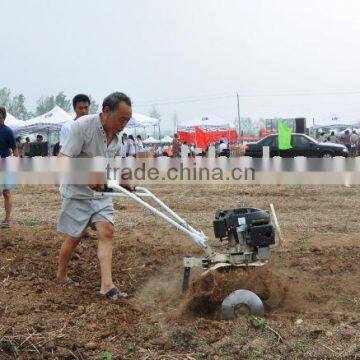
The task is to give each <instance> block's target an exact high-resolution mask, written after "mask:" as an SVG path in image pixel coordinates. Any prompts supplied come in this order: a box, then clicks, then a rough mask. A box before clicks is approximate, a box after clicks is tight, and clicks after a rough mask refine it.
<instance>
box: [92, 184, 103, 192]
mask: <svg viewBox="0 0 360 360" xmlns="http://www.w3.org/2000/svg"><path fill="white" fill-rule="evenodd" d="M89 188H90V189H91V190H94V191H99V192H102V191H105V185H104V184H90V185H89Z"/></svg>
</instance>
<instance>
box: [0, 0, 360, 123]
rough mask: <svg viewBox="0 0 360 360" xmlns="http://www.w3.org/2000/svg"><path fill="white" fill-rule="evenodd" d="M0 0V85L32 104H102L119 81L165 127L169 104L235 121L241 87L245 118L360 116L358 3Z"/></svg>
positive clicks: (183, 114)
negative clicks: (89, 100) (90, 100)
mask: <svg viewBox="0 0 360 360" xmlns="http://www.w3.org/2000/svg"><path fill="white" fill-rule="evenodd" d="M0 4H1V7H0V14H1V17H0V18H1V23H0V24H1V32H0V40H1V42H0V43H1V49H2V51H1V56H0V86H1V87H2V86H6V87H9V88H10V89H11V90H12V91H13V92H14V93H24V94H25V96H26V98H27V104H28V106H29V107H30V108H33V107H35V102H36V99H37V98H39V97H40V96H42V95H48V94H52V93H57V92H58V91H60V90H63V91H64V92H65V93H66V94H67V95H68V96H73V95H75V94H76V93H79V92H84V93H90V94H91V95H92V96H93V97H95V98H96V99H97V100H98V102H101V100H102V98H103V97H104V96H105V95H107V94H108V93H110V92H111V91H113V90H120V91H124V92H126V93H128V94H129V95H130V96H131V97H132V99H133V101H134V110H135V111H136V112H143V113H148V112H149V109H150V108H151V104H158V110H159V112H160V113H161V114H162V117H163V118H164V119H165V122H166V123H167V124H170V123H171V119H172V117H173V114H174V112H177V113H178V114H179V118H180V119H184V118H189V117H191V116H195V115H197V114H201V113H204V112H209V113H215V114H217V115H218V116H221V117H226V118H229V119H231V120H233V119H234V118H235V116H236V114H237V109H236V97H235V93H236V92H239V93H240V106H241V116H251V117H253V118H257V117H273V116H307V117H310V118H312V117H315V118H316V119H318V118H323V119H326V118H331V116H332V115H334V114H335V115H337V116H339V117H340V119H342V120H344V121H352V120H354V121H355V120H360V21H359V14H360V1H359V0H301V1H300V0H298V1H297V0H131V1H128V0H126V1H125V0H102V1H99V0H76V1H75V0H51V1H50V0H0ZM292 94H297V95H296V96H293V95H292ZM300 94H301V95H300ZM260 95H261V96H260ZM274 95H276V96H274ZM199 100H201V101H199Z"/></svg>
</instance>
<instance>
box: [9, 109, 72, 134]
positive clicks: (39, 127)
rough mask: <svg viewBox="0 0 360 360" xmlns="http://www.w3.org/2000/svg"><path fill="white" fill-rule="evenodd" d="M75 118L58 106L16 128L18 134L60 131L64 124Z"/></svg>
mask: <svg viewBox="0 0 360 360" xmlns="http://www.w3.org/2000/svg"><path fill="white" fill-rule="evenodd" d="M73 118H74V116H73V115H70V114H69V113H67V112H66V111H65V110H63V109H62V108H61V107H60V106H58V105H56V106H55V107H54V108H53V109H51V110H50V111H48V112H47V113H45V114H42V115H40V116H37V117H35V118H32V119H30V120H27V121H24V122H23V125H22V126H20V127H18V128H16V132H17V133H32V132H47V133H50V132H52V131H59V130H60V129H61V126H62V124H63V123H65V122H66V121H68V120H71V119H73Z"/></svg>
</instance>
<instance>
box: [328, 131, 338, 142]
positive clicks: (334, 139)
mask: <svg viewBox="0 0 360 360" xmlns="http://www.w3.org/2000/svg"><path fill="white" fill-rule="evenodd" d="M329 141H330V142H331V143H333V144H336V143H337V137H336V135H335V131H332V132H331V134H330V136H329Z"/></svg>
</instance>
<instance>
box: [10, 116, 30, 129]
mask: <svg viewBox="0 0 360 360" xmlns="http://www.w3.org/2000/svg"><path fill="white" fill-rule="evenodd" d="M24 124H26V121H24V120H19V119H17V118H16V117H15V116H13V115H11V114H9V113H7V115H6V120H5V125H7V126H9V127H10V128H12V129H16V128H18V127H20V126H23V125H24Z"/></svg>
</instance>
